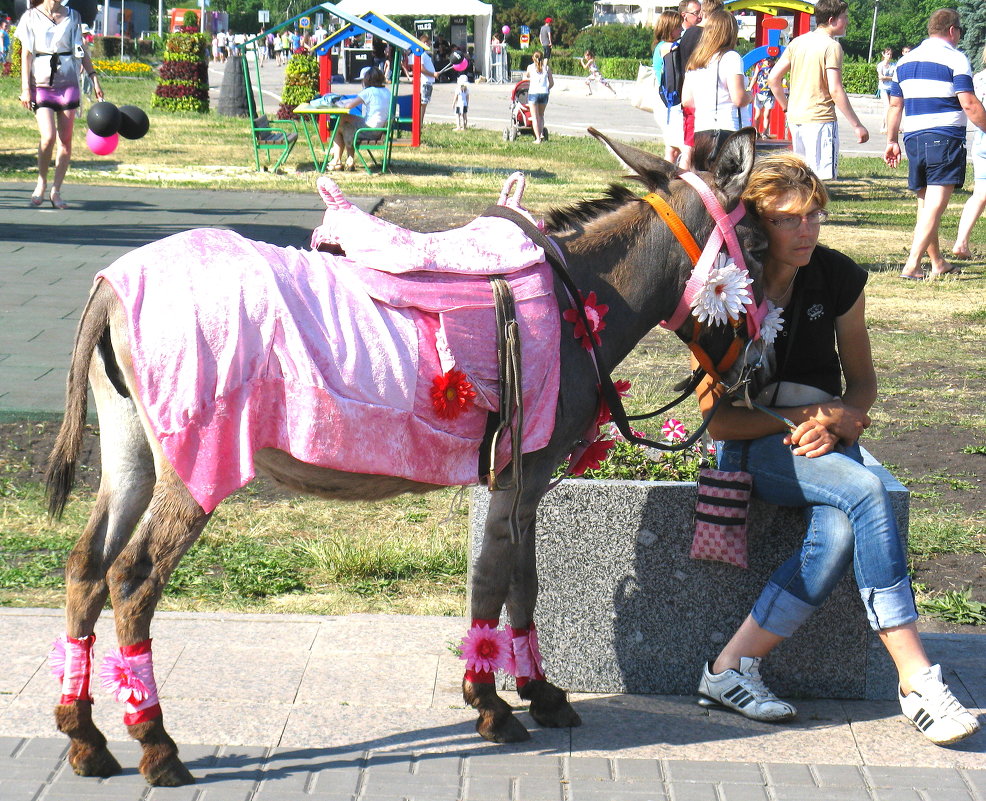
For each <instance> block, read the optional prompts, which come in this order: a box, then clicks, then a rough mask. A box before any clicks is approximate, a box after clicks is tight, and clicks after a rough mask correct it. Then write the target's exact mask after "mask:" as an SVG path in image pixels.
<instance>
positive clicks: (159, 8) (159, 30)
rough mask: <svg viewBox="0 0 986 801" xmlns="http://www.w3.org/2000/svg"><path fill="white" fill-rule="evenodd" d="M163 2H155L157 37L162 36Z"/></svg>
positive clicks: (162, 0)
mask: <svg viewBox="0 0 986 801" xmlns="http://www.w3.org/2000/svg"><path fill="white" fill-rule="evenodd" d="M163 24H164V0H157V35H158V36H164V29H163V28H162V27H161V26H162V25H163Z"/></svg>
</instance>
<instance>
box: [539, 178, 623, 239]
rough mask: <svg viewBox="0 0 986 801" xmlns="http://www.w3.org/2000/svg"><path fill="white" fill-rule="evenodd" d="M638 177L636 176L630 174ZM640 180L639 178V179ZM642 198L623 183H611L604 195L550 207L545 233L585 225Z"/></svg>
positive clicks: (546, 218) (545, 220)
mask: <svg viewBox="0 0 986 801" xmlns="http://www.w3.org/2000/svg"><path fill="white" fill-rule="evenodd" d="M630 177H631V178H633V179H636V176H630ZM638 180H639V179H638ZM635 200H640V196H639V195H636V194H634V193H633V192H631V191H630V190H629V189H627V187H625V186H623V185H622V184H610V185H609V188H608V189H607V190H606V194H605V195H603V196H602V197H597V198H591V199H589V200H581V201H579V202H578V203H572V204H571V205H568V206H561V207H559V208H556V209H550V210H549V211H548V212H547V214H545V217H544V222H545V233H548V234H557V233H560V232H562V231H567V230H571V229H572V228H576V227H579V226H582V225H585V224H586V223H588V222H591V221H592V220H595V219H598V218H599V217H602V216H603V215H605V214H608V213H609V212H611V211H616V210H617V209H621V208H623V207H624V206H626V205H627V204H628V203H631V202H632V201H635Z"/></svg>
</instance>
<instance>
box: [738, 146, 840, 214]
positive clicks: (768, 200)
mask: <svg viewBox="0 0 986 801" xmlns="http://www.w3.org/2000/svg"><path fill="white" fill-rule="evenodd" d="M792 194H793V195H795V196H797V197H798V198H800V200H801V201H802V208H808V207H809V206H811V205H812V204H816V205H817V206H818V208H820V209H824V208H825V207H826V206H827V205H828V202H829V194H828V192H827V191H826V189H825V184H823V183H822V181H821V179H820V178H819V177H818V176H817V175H815V173H813V172H812V171H811V168H810V167H809V166H808V165H807V164H806V163H805V162H804V160H803V159H802V158H801V157H800V156H796V155H795V154H794V153H791V152H780V153H770V154H768V155H766V156H763V157H762V158H760V159H757V162H756V163H755V164H754V165H753V173H752V174H751V175H750V181H749V183H748V184H747V185H746V189H745V190H744V192H743V202H744V203H746V208H747V209H748V210H749V211H750V212H752V213H753V214H756V215H757V216H758V217H759V216H761V215H762V214H763V212H764V211H765V210H766V209H767V208H769V207H770V206H773V205H774V204H775V203H777V202H778V201H779V200H781V199H782V198H785V197H787V196H788V195H792Z"/></svg>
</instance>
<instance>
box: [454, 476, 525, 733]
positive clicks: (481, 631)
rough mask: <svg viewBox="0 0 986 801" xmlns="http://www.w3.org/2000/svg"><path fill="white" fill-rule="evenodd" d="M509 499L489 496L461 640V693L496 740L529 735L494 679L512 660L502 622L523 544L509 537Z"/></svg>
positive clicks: (502, 495)
mask: <svg viewBox="0 0 986 801" xmlns="http://www.w3.org/2000/svg"><path fill="white" fill-rule="evenodd" d="M511 502H512V498H511V494H510V493H508V492H494V493H493V494H492V495H491V496H490V506H489V512H488V514H487V516H486V529H485V536H484V537H483V548H482V551H481V552H480V555H479V558H478V559H477V560H476V564H475V565H474V566H473V573H472V627H471V628H470V630H469V633H468V634H467V635H466V638H465V639H464V640H463V655H462V657H463V659H465V660H466V675H465V677H464V678H463V680H462V696H463V698H465V700H466V703H467V704H469V705H471V706H472V707H474V708H475V709H476V710H477V711H478V712H479V720H477V721H476V731H477V732H478V733H479V735H480V736H481V737H482V738H483V739H486V740H489V741H490V742H494V743H516V742H521V741H523V740H528V739H530V736H531V735H530V734H529V733H528V731H527V729H525V728H524V726H523V724H522V723H521V722H520V721H519V720H517V718H515V717H514V714H513V710H512V709H511V707H510V705H509V704H508V703H507V702H506V701H504V700H503V699H502V698H501V697H500V696H499V695H497V692H496V685H495V684H494V675H495V671H496V670H504V669H507V668H508V667H509V666H510V638H509V635H508V634H507V633H506V632H504V631H502V630H500V629H498V626H499V625H500V612H501V610H502V609H503V604H504V601H505V600H506V597H507V592H508V590H509V587H510V581H511V574H512V572H513V565H514V562H515V558H516V557H515V553H516V551H517V550H518V549H519V546H518V545H514V544H512V543H511V540H510V507H511ZM533 518H534V515H533V511H532V513H531V514H530V515H527V516H524V517H522V518H521V523H520V525H521V529H522V530H526V529H527V528H528V527H529V526H531V523H532V521H533Z"/></svg>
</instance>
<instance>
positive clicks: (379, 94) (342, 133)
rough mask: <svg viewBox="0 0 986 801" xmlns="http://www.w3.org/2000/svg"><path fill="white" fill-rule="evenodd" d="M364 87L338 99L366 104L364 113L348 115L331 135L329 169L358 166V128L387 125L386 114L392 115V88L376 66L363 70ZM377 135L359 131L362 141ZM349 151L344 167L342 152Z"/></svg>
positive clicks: (345, 104) (352, 104)
mask: <svg viewBox="0 0 986 801" xmlns="http://www.w3.org/2000/svg"><path fill="white" fill-rule="evenodd" d="M360 80H361V81H362V82H363V91H362V92H360V93H359V94H358V95H356V96H355V97H352V98H350V99H348V100H340V101H338V102H337V103H336V105H337V106H339V107H340V108H356V106H360V105H361V106H363V116H357V115H350V114H347V115H345V116H344V117H343V118H342V119H341V120H340V121H339V125H338V126H337V127H336V132H335V136H334V137H333V139H332V161H330V162H329V166H328V169H330V170H342V169H346V170H348V171H350V172H352V171H353V170H355V169H356V142H355V137H356V131H357V130H359V129H360V128H386V127H387V117H388V116H389V115H390V100H391V97H390V90H388V89H386V88H385V87H384V85H383V84H384V78H383V73H382V72H380V70H378V69H377V68H376V67H363V69H362V70H361V71H360ZM375 136H377V135H376V134H372V133H370V132H364V133H361V134H360V141H368V140H369V139H370V138H372V137H375ZM344 148H345V151H346V164H345V167H343V163H342V153H343V149H344Z"/></svg>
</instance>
